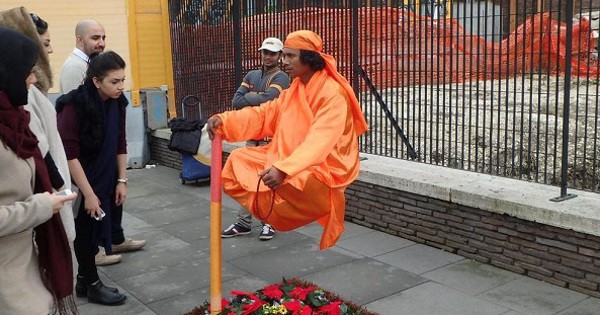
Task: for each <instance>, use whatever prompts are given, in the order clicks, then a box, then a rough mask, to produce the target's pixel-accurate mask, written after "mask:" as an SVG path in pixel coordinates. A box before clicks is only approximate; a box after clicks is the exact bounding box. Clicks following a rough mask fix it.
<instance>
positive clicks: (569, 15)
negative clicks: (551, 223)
mask: <svg viewBox="0 0 600 315" xmlns="http://www.w3.org/2000/svg"><path fill="white" fill-rule="evenodd" d="M563 1H564V0H563ZM565 22H566V23H567V41H566V43H565V48H566V49H565V50H566V56H565V87H564V99H563V143H562V163H561V164H562V165H561V174H560V176H561V181H560V197H556V198H552V199H550V200H551V201H555V202H559V201H563V200H567V199H571V198H575V197H577V195H575V194H569V193H567V180H568V174H569V169H568V168H569V111H570V110H571V59H572V55H573V54H572V52H571V46H573V0H567V3H566V9H565Z"/></svg>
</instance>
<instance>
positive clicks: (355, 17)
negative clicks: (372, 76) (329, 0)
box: [352, 1, 360, 97]
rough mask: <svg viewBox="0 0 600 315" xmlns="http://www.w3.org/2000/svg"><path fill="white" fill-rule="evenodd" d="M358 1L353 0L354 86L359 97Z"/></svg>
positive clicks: (355, 93)
mask: <svg viewBox="0 0 600 315" xmlns="http://www.w3.org/2000/svg"><path fill="white" fill-rule="evenodd" d="M358 32H359V31H358V1H352V87H353V90H354V95H356V97H358V92H359V91H358V74H359V73H360V72H359V67H360V63H359V62H358V58H359V56H358V53H359V51H358Z"/></svg>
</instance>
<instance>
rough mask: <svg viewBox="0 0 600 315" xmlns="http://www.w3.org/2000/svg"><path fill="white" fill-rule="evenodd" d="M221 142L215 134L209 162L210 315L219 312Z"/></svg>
mask: <svg viewBox="0 0 600 315" xmlns="http://www.w3.org/2000/svg"><path fill="white" fill-rule="evenodd" d="M222 165H223V141H222V139H221V136H220V135H217V134H215V137H214V138H213V140H212V143H211V161H210V314H211V315H216V314H219V313H220V312H221V300H222V296H221V184H222V182H221V168H222Z"/></svg>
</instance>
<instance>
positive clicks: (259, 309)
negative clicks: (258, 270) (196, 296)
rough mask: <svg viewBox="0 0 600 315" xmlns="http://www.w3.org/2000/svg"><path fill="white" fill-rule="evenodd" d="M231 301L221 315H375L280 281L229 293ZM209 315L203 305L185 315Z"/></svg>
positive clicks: (310, 288)
mask: <svg viewBox="0 0 600 315" xmlns="http://www.w3.org/2000/svg"><path fill="white" fill-rule="evenodd" d="M231 295H232V297H231V298H230V299H229V300H227V299H223V301H222V302H221V312H220V313H219V314H221V315H271V314H278V315H279V314H281V315H376V314H375V313H371V312H368V311H367V310H365V309H364V308H362V307H360V306H358V305H356V304H353V303H348V302H345V301H343V300H341V299H340V298H339V297H338V296H336V295H334V294H332V293H330V292H327V291H325V290H323V289H321V288H319V287H317V286H316V285H314V284H312V283H309V282H306V281H302V280H298V279H290V280H285V279H283V282H282V283H278V284H272V285H269V286H266V287H264V288H263V289H260V290H258V291H256V292H254V293H248V292H242V291H231ZM206 314H210V304H209V303H208V302H204V304H203V305H202V306H201V307H199V308H196V309H194V310H193V311H191V312H190V313H187V314H186V315H206Z"/></svg>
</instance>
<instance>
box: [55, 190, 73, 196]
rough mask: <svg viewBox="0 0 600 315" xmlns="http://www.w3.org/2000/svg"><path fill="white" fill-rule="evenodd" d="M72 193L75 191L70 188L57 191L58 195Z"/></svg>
mask: <svg viewBox="0 0 600 315" xmlns="http://www.w3.org/2000/svg"><path fill="white" fill-rule="evenodd" d="M72 193H73V192H72V191H71V190H70V189H69V188H67V189H63V190H61V191H58V192H56V194H57V195H64V196H68V195H70V194H72Z"/></svg>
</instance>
